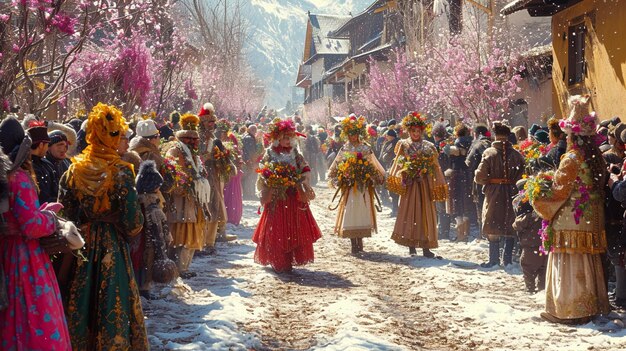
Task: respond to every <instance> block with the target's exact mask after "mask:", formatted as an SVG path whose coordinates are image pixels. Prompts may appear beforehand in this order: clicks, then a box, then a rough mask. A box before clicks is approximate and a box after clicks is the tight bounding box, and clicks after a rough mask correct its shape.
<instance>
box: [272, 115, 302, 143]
mask: <svg viewBox="0 0 626 351" xmlns="http://www.w3.org/2000/svg"><path fill="white" fill-rule="evenodd" d="M267 128H268V133H267V134H266V135H265V136H266V137H267V138H268V139H270V140H274V141H278V140H280V139H281V138H282V137H283V136H284V135H285V134H290V133H293V134H295V135H297V136H301V137H306V136H305V135H304V134H302V133H298V132H296V124H295V123H294V121H292V120H290V119H285V120H283V119H280V118H278V117H276V118H274V120H273V121H272V123H271V124H270V125H269V126H268V127H267Z"/></svg>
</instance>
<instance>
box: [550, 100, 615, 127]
mask: <svg viewBox="0 0 626 351" xmlns="http://www.w3.org/2000/svg"><path fill="white" fill-rule="evenodd" d="M589 100H590V97H589V95H574V96H572V97H570V98H569V99H568V100H567V104H568V105H569V108H570V114H569V116H568V117H567V119H563V120H561V121H560V122H559V127H561V129H562V130H563V131H564V132H566V133H568V134H575V135H585V136H589V135H594V134H596V126H597V125H598V116H596V113H595V112H589ZM609 130H610V129H609ZM614 135H615V136H618V135H619V134H617V127H616V130H615V134H614Z"/></svg>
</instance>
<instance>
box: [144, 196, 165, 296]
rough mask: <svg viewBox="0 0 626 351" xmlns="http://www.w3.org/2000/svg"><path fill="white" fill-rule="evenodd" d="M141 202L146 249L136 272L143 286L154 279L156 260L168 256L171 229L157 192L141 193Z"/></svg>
mask: <svg viewBox="0 0 626 351" xmlns="http://www.w3.org/2000/svg"><path fill="white" fill-rule="evenodd" d="M139 204H141V209H142V210H143V214H144V219H145V222H144V225H143V236H144V240H145V249H144V252H143V257H142V264H141V267H140V271H139V272H136V275H137V277H138V280H139V285H140V286H142V285H144V284H145V283H147V282H151V281H152V275H153V267H154V265H155V262H156V261H162V260H165V259H166V258H167V254H166V247H167V241H168V238H170V231H169V227H168V225H167V218H166V216H165V213H163V210H162V209H161V206H162V205H163V204H162V203H161V200H160V198H159V196H158V194H157V193H149V194H140V195H139Z"/></svg>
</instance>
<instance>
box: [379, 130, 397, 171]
mask: <svg viewBox="0 0 626 351" xmlns="http://www.w3.org/2000/svg"><path fill="white" fill-rule="evenodd" d="M398 140H400V139H398V138H394V139H393V140H391V141H389V140H385V142H384V143H383V145H382V148H381V150H380V164H381V165H382V166H383V167H384V168H385V170H389V168H391V165H392V164H393V160H394V159H395V158H396V153H395V152H394V150H395V149H396V144H398Z"/></svg>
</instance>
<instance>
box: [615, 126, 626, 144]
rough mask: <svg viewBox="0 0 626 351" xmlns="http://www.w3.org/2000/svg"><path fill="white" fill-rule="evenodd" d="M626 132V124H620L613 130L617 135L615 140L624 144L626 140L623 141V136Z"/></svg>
mask: <svg viewBox="0 0 626 351" xmlns="http://www.w3.org/2000/svg"><path fill="white" fill-rule="evenodd" d="M624 131H626V123H619V124H618V125H616V126H615V129H613V133H615V138H616V139H617V140H619V141H621V142H622V144H624V139H622V134H623V133H624Z"/></svg>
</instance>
